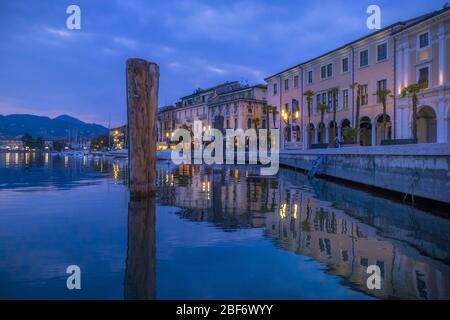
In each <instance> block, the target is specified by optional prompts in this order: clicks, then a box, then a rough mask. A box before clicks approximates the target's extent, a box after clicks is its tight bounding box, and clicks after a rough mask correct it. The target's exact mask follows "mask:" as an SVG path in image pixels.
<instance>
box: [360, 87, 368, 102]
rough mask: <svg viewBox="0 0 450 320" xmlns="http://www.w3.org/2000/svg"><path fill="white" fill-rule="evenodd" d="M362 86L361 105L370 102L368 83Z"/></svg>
mask: <svg viewBox="0 0 450 320" xmlns="http://www.w3.org/2000/svg"><path fill="white" fill-rule="evenodd" d="M360 88H361V105H362V106H363V105H366V104H368V103H369V94H368V90H367V84H365V85H362V86H361V87H360Z"/></svg>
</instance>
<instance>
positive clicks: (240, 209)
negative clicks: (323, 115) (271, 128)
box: [159, 166, 450, 299]
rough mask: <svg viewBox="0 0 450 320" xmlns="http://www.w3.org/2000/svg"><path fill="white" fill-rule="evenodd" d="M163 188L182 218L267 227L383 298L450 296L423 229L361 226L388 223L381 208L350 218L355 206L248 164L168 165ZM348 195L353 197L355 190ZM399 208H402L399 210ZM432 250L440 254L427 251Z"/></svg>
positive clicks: (289, 246)
mask: <svg viewBox="0 0 450 320" xmlns="http://www.w3.org/2000/svg"><path fill="white" fill-rule="evenodd" d="M290 175H292V173H290ZM159 184H160V186H161V188H160V190H161V198H162V200H163V203H166V204H170V205H174V206H178V207H180V208H182V211H181V212H180V215H181V216H182V217H183V218H186V219H190V220H193V221H209V222H213V223H214V224H216V225H217V226H219V227H221V228H224V229H227V230H229V229H236V228H248V227H258V228H259V227H261V228H265V230H264V234H265V236H266V237H268V238H270V239H275V240H276V243H277V245H278V246H280V247H281V248H283V249H285V250H289V251H292V252H295V253H297V254H300V255H304V256H309V257H311V258H313V259H314V260H317V261H319V262H321V263H322V264H324V265H325V266H326V269H327V271H328V272H329V273H331V274H334V275H337V276H339V277H341V278H342V279H343V282H344V283H345V284H347V285H349V286H351V287H353V288H355V289H357V290H361V291H364V292H366V293H368V294H370V295H373V296H376V297H379V298H403V299H449V298H450V291H449V289H450V268H449V267H448V265H446V264H445V263H443V262H441V261H439V260H438V259H436V258H439V259H441V260H442V259H444V261H445V256H443V255H442V251H441V248H440V246H441V244H433V243H432V242H429V241H430V239H426V237H427V236H426V235H425V234H423V233H422V232H420V231H418V230H416V232H415V233H414V238H415V242H412V243H411V241H410V240H409V238H407V237H404V236H403V235H402V234H411V232H412V227H411V226H410V225H402V224H399V223H396V222H395V221H394V224H392V225H387V226H384V225H382V224H380V223H379V222H377V223H375V226H374V225H373V224H369V223H367V224H366V223H363V222H361V221H373V220H375V221H376V220H377V219H383V217H382V214H381V213H380V211H373V212H372V211H364V212H361V211H363V210H360V209H359V213H358V214H357V217H358V219H357V218H355V217H354V216H353V214H352V215H350V214H348V213H347V212H351V211H352V210H351V208H348V209H349V210H346V211H344V210H340V209H336V208H335V207H333V206H331V203H329V202H326V201H323V200H318V199H317V198H316V197H315V195H314V193H313V192H312V190H311V189H310V188H300V187H299V185H298V183H297V184H292V183H291V182H290V181H289V179H284V178H281V179H266V178H260V177H256V176H253V173H252V170H251V169H250V168H247V167H227V168H226V169H225V170H223V171H222V170H217V171H216V170H214V169H213V168H202V169H201V168H200V167H197V166H180V167H179V168H178V169H176V170H175V171H171V170H170V168H165V169H163V170H159ZM349 190H351V189H349ZM341 191H342V190H341ZM344 191H345V192H346V193H347V194H349V195H348V196H352V194H351V191H348V190H344ZM324 194H325V193H324ZM353 196H355V194H353ZM357 196H360V195H357ZM366 197H370V199H369V200H370V201H371V202H373V203H374V206H375V207H376V204H377V201H386V200H383V199H378V198H376V197H372V196H368V195H366ZM330 199H331V198H330ZM369 200H368V201H369ZM393 207H394V208H396V209H398V210H402V209H401V207H400V205H398V207H395V206H393ZM403 207H404V206H403ZM358 208H364V206H359V207H358ZM378 208H383V206H382V205H378ZM353 209H354V208H353ZM399 214H402V213H401V212H400V213H399ZM365 215H371V216H370V217H367V216H365ZM411 217H412V216H411ZM431 218H433V217H431ZM434 218H436V217H434ZM419 219H421V218H419ZM424 221H425V220H424ZM434 222H435V224H439V221H436V220H434ZM447 227H448V225H447ZM387 228H389V229H393V230H395V232H397V233H400V235H399V237H400V240H401V241H398V240H395V239H392V238H390V237H389V238H388V237H383V236H381V235H380V234H387V235H389V230H386V229H387ZM435 230H439V229H438V228H436V229H435ZM447 230H448V229H447ZM441 236H442V235H436V236H435V239H440V238H444V239H445V235H444V236H442V237H441ZM421 241H423V242H425V243H426V246H427V247H426V248H425V252H427V253H428V254H430V255H431V256H432V257H433V258H431V257H428V256H426V255H424V254H421V252H424V251H422V248H421V247H418V248H419V249H420V251H419V250H417V249H415V247H416V246H417V243H419V242H421ZM437 241H438V240H437ZM433 245H434V248H435V249H436V250H435V253H434V252H433V251H427V250H428V249H430V248H431V247H433ZM447 258H448V257H447ZM369 265H378V266H379V267H380V270H381V273H382V288H381V290H368V289H367V287H366V280H367V277H368V274H367V273H366V270H367V266H369Z"/></svg>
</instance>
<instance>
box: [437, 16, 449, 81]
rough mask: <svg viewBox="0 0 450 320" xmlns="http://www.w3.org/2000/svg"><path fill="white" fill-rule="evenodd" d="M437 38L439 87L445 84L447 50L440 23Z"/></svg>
mask: <svg viewBox="0 0 450 320" xmlns="http://www.w3.org/2000/svg"><path fill="white" fill-rule="evenodd" d="M438 38H439V74H438V81H439V85H440V86H442V85H444V84H446V83H447V69H446V68H447V65H446V64H447V50H446V44H445V24H444V22H441V23H440V24H439V28H438Z"/></svg>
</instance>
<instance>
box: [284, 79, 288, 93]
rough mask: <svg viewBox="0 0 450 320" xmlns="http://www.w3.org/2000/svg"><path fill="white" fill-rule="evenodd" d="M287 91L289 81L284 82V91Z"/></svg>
mask: <svg viewBox="0 0 450 320" xmlns="http://www.w3.org/2000/svg"><path fill="white" fill-rule="evenodd" d="M288 90H289V79H286V80H284V91H288Z"/></svg>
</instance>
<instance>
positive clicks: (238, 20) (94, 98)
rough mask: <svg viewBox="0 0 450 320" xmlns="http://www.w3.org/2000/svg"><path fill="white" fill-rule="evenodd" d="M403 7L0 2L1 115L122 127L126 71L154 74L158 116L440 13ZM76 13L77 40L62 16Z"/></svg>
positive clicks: (288, 2) (416, 1)
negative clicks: (193, 97)
mask: <svg viewBox="0 0 450 320" xmlns="http://www.w3.org/2000/svg"><path fill="white" fill-rule="evenodd" d="M444 2H445V1H443V0H427V1H423V0H406V1H374V0H372V1H365V0H354V1H338V0H335V1H328V0H326V1H303V0H296V1H294V0H280V1H275V0H268V1H265V0H249V1H244V0H242V1H234V0H227V1H223V0H222V1H215V0H209V1H200V0H189V1H185V0H180V1H171V0H164V1H149V0H115V1H114V0H110V1H106V0H89V1H78V0H71V1H63V0H59V1H56V0H53V1H50V0H47V1H46V0H39V1H38V0H34V1H31V0H30V1H23V0H14V1H12V0H11V1H5V0H2V1H0V26H1V28H0V58H1V59H0V114H4V115H5V114H11V113H33V114H37V115H46V116H50V117H54V116H57V115H59V114H63V113H65V114H70V115H73V116H76V117H79V118H80V119H82V120H85V121H88V122H97V123H101V124H104V125H107V124H108V122H109V119H110V120H111V125H116V124H120V123H124V122H125V120H126V100H125V61H126V59H127V58H130V57H140V58H144V59H148V60H151V61H153V62H156V63H158V64H159V65H160V71H161V78H160V99H159V104H160V106H163V105H167V104H173V103H174V102H175V101H176V100H177V99H178V98H179V97H180V96H183V95H187V94H189V93H191V92H192V91H194V90H195V89H196V88H206V87H208V86H213V85H215V84H218V83H221V82H224V81H231V80H239V81H243V82H248V83H250V84H251V83H260V82H263V79H264V78H265V77H267V76H269V75H271V74H273V73H276V72H278V71H281V70H282V69H285V68H287V67H289V66H292V65H294V64H297V63H299V62H301V61H304V60H306V59H309V58H312V57H314V56H316V55H319V54H321V53H324V52H326V51H328V50H331V49H333V48H335V47H338V46H340V45H342V44H344V43H346V42H348V41H351V40H354V39H355V38H357V37H359V36H363V35H365V34H367V33H369V32H370V31H369V30H368V29H367V27H366V19H367V17H368V15H367V14H366V8H367V7H368V5H370V4H377V5H379V6H380V7H381V10H382V27H383V26H387V25H389V24H391V23H393V22H396V21H398V20H403V19H408V18H412V17H415V16H418V15H421V14H424V13H427V12H430V11H434V10H437V9H440V8H441V7H442V6H443V4H444ZM70 4H77V5H79V6H80V8H81V30H74V31H71V30H68V29H67V28H66V19H67V17H68V15H67V14H66V8H67V6H68V5H70Z"/></svg>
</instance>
